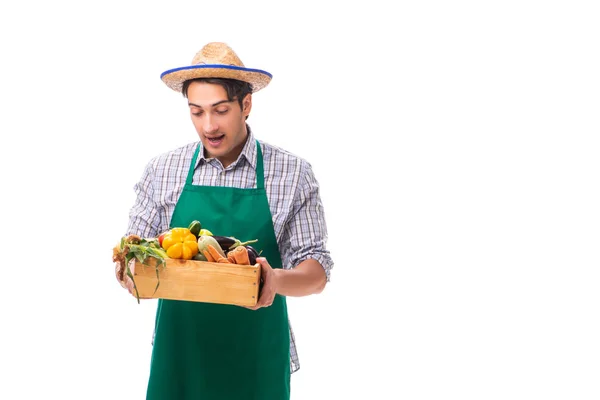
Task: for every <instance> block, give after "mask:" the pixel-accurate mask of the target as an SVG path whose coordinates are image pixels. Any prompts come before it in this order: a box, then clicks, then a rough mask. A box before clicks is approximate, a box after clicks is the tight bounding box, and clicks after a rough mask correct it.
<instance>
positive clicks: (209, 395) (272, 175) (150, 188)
mask: <svg viewBox="0 0 600 400" xmlns="http://www.w3.org/2000/svg"><path fill="white" fill-rule="evenodd" d="M271 77H272V76H271V74H269V73H268V72H265V71H263V70H258V69H250V68H246V67H245V66H244V64H243V63H242V62H241V60H240V59H239V58H238V56H237V55H236V54H235V52H234V51H233V50H232V49H231V48H230V47H229V46H227V45H226V44H224V43H209V44H207V45H206V46H205V47H203V48H202V49H201V50H200V51H199V52H198V53H197V54H196V56H195V57H194V59H193V61H192V65H190V66H186V67H182V68H176V69H171V70H168V71H166V72H164V73H163V74H162V75H161V79H162V80H163V82H164V83H165V84H166V85H167V86H168V87H169V88H171V89H173V90H176V91H178V92H181V93H182V94H183V96H184V97H185V98H187V100H188V107H189V110H190V116H191V119H192V123H193V125H194V127H195V128H196V131H197V133H198V136H199V138H200V141H199V142H198V141H196V142H193V143H190V144H188V145H186V146H183V147H181V148H178V149H176V150H173V151H170V152H167V153H164V154H161V155H159V156H157V157H155V158H153V159H152V160H151V161H150V162H149V163H148V165H147V167H146V169H145V171H144V173H143V176H142V178H141V180H140V181H139V182H138V183H137V184H136V185H135V191H136V194H137V199H136V201H135V204H134V206H133V207H132V208H131V212H130V220H129V226H128V230H127V233H126V234H136V235H139V236H141V237H156V236H158V235H159V234H160V233H161V232H163V231H165V230H167V229H168V228H170V227H175V226H187V225H188V224H189V222H190V221H192V220H199V221H201V223H202V225H203V226H205V227H207V228H209V229H210V230H211V231H213V232H215V231H216V232H219V233H220V234H225V235H228V236H235V237H238V238H252V239H258V242H257V244H258V243H260V248H261V249H262V251H263V252H262V254H261V256H262V257H259V258H258V259H257V262H259V263H260V264H261V267H262V279H263V281H264V284H263V287H262V289H261V293H260V296H259V299H258V303H257V305H256V306H255V307H251V308H249V307H240V306H230V305H222V304H209V303H200V302H185V301H172V300H159V301H158V307H157V313H156V323H155V336H154V341H153V350H152V365H151V370H150V378H149V383H148V389H147V399H150V400H155V399H161V400H167V399H168V400H180V399H181V400H187V399H202V400H229V399H230V400H248V399H256V400H284V399H289V397H290V375H291V373H293V372H295V371H297V370H298V368H299V364H298V357H297V354H296V349H295V343H294V335H293V332H292V330H291V326H290V325H289V320H288V315H287V307H286V296H307V295H311V294H317V293H320V292H321V291H322V290H323V288H324V287H325V285H326V283H327V282H329V278H330V270H331V268H332V266H333V262H332V259H331V257H330V254H329V251H328V250H327V249H326V241H327V230H326V224H325V218H324V213H323V207H322V203H321V199H320V196H319V186H318V183H317V181H316V179H315V176H314V175H313V172H312V170H311V167H310V164H308V163H307V162H306V161H305V160H303V159H301V158H299V157H296V156H294V155H292V154H291V153H289V152H287V151H285V150H282V149H280V148H277V147H275V146H272V145H270V144H267V143H264V142H262V141H257V139H256V138H255V137H254V134H253V132H252V131H251V130H250V127H249V126H248V125H247V123H246V119H247V118H248V116H249V115H250V111H251V109H252V95H253V93H256V92H257V91H259V90H260V89H263V88H264V87H266V86H267V85H268V84H269V82H270V80H271ZM121 284H122V285H123V286H125V287H127V288H128V290H129V291H130V292H132V289H133V287H132V286H133V285H132V282H131V280H130V279H129V278H126V281H124V282H121Z"/></svg>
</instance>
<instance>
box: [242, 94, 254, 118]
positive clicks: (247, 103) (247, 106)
mask: <svg viewBox="0 0 600 400" xmlns="http://www.w3.org/2000/svg"><path fill="white" fill-rule="evenodd" d="M251 110H252V93H248V94H247V95H246V97H244V100H242V114H243V115H244V116H246V117H248V115H250V111H251Z"/></svg>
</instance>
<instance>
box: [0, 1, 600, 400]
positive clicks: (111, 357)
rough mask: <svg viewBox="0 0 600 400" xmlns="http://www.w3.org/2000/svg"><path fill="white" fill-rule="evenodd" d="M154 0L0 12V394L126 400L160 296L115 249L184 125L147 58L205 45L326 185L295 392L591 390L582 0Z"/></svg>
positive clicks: (567, 393)
mask: <svg viewBox="0 0 600 400" xmlns="http://www.w3.org/2000/svg"><path fill="white" fill-rule="evenodd" d="M5 3H6V2H5ZM150 3H151V2H141V1H139V2H136V1H122V2H116V1H104V2H95V3H90V2H65V1H52V2H42V1H30V2H8V3H6V4H8V5H2V6H0V34H1V38H2V39H1V46H0V47H1V50H0V58H1V63H0V72H1V79H2V81H1V86H0V96H1V104H0V106H1V108H0V110H1V114H2V117H1V118H0V132H1V135H2V140H3V142H2V145H1V146H0V149H1V150H0V152H1V154H0V162H1V163H2V165H1V167H2V168H1V171H2V175H1V177H2V197H1V199H2V205H3V206H2V222H1V223H2V226H3V229H2V233H1V239H2V245H3V248H4V252H3V253H4V257H3V258H2V261H3V262H2V264H3V271H4V273H3V276H2V278H3V279H2V285H3V286H2V289H1V291H0V293H1V294H0V295H1V296H2V306H1V307H2V311H1V314H0V316H1V321H2V322H1V323H0V324H1V328H0V366H1V369H2V371H4V372H3V374H2V378H1V380H0V381H1V384H0V398H2V399H36V398H46V397H49V396H53V397H54V396H56V397H57V398H61V399H105V398H116V399H127V400H138V399H143V398H144V395H145V389H146V383H147V378H148V369H149V359H150V352H151V346H150V339H151V334H152V326H153V321H154V307H155V303H153V302H151V301H145V302H143V303H142V304H140V305H138V304H137V303H136V302H135V300H134V299H133V298H132V297H130V296H129V295H128V294H127V293H126V292H125V291H124V290H122V289H121V287H120V286H119V285H118V284H117V282H116V280H115V278H114V271H113V265H112V262H111V260H110V258H111V249H112V247H113V245H114V244H116V242H117V241H118V239H119V238H120V237H121V234H122V232H123V231H124V229H125V228H126V224H127V218H128V211H129V207H130V206H131V205H132V203H133V200H134V197H133V189H132V188H133V185H134V183H135V182H136V181H137V179H139V177H140V176H141V173H142V171H143V168H144V166H145V164H146V162H147V161H148V160H149V159H150V158H151V157H152V156H154V155H156V154H158V153H159V152H163V151H166V150H169V149H171V148H175V147H178V146H180V145H182V144H185V143H188V142H190V141H193V140H195V139H196V136H195V132H194V130H193V128H192V125H191V122H190V121H189V119H188V116H187V109H186V106H185V100H184V99H183V97H181V95H178V94H177V93H175V92H173V91H171V90H170V89H168V88H167V87H166V86H164V85H163V84H162V82H161V81H160V79H159V76H160V73H161V72H163V71H164V70H167V69H170V68H175V67H180V66H184V65H188V63H189V62H190V61H191V59H192V57H193V56H194V54H195V53H196V52H197V51H198V50H199V49H200V48H201V47H202V46H203V45H204V44H205V43H206V42H209V41H224V42H226V43H228V44H229V45H231V46H232V47H233V48H234V49H235V50H236V52H237V53H238V55H239V56H240V58H241V59H242V60H243V62H244V63H245V64H246V66H248V67H251V68H259V69H264V70H267V71H269V72H271V73H273V75H274V78H273V81H272V83H271V85H270V86H269V87H268V88H267V89H265V90H264V91H262V92H259V93H257V94H256V95H255V97H254V107H253V113H252V115H251V117H250V119H249V123H250V124H251V126H252V127H253V129H254V130H255V132H256V134H257V136H258V137H259V138H260V139H262V140H265V141H267V142H270V143H272V144H275V145H278V146H281V147H283V148H286V149H288V150H290V151H292V152H294V153H296V154H298V155H300V156H302V157H304V158H306V159H307V160H309V162H311V164H312V166H313V168H314V171H315V173H316V175H317V178H318V180H319V182H320V184H321V190H322V192H321V193H322V198H323V202H324V206H325V209H326V213H327V218H328V221H327V222H328V226H329V234H330V241H329V244H330V250H331V252H332V255H333V257H334V259H335V262H336V265H335V267H334V270H333V272H332V282H331V284H330V285H329V287H328V288H327V289H326V290H325V292H324V293H322V294H321V295H319V296H312V297H308V298H293V299H289V300H288V302H289V308H290V315H291V318H292V323H293V326H294V329H295V333H296V337H297V341H298V351H299V353H300V357H301V364H302V368H301V370H300V371H299V372H298V373H297V374H294V375H293V377H292V398H293V399H296V400H297V399H300V400H304V399H314V400H319V399H333V398H340V399H341V398H348V397H350V396H354V395H355V396H358V398H361V399H363V398H373V399H375V398H385V399H410V400H420V399H436V400H438V399H461V400H465V399H477V400H479V399H486V400H487V399H579V400H583V399H598V398H600V381H599V377H598V376H599V374H600V344H599V342H600V320H599V317H598V312H599V307H598V304H599V300H600V295H599V289H598V288H599V278H600V273H599V271H598V253H599V251H598V250H599V247H598V239H599V238H600V235H599V222H600V213H599V207H598V204H600V190H599V186H598V183H599V180H598V178H599V171H600V169H599V167H600V161H599V152H600V146H599V145H598V139H597V137H598V134H599V128H600V123H599V113H598V110H599V106H600V95H599V93H600V78H599V74H598V71H600V58H599V52H598V47H599V40H600V28H599V24H598V21H599V18H600V15H599V12H598V10H597V9H596V8H595V7H594V6H595V2H592V1H589V2H583V1H544V2H542V1H537V2H535V1H523V0H521V1H503V2H489V1H486V2H482V1H456V2H443V1H419V2H416V1H415V2H400V3H398V4H396V5H395V6H394V8H392V5H391V4H393V3H394V2H391V1H390V2H388V1H378V0H375V1H363V2H352V1H350V2H342V1H339V2H335V1H330V2H328V1H319V2H317V1H301V2H296V3H293V4H290V3H287V2H277V3H276V2H273V3H266V2H262V1H244V2H236V1H228V2H199V1H195V2H188V3H184V2H178V1H171V2H161V3H154V2H152V4H150ZM3 4H4V3H3Z"/></svg>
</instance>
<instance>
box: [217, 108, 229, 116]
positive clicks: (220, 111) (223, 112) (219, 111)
mask: <svg viewBox="0 0 600 400" xmlns="http://www.w3.org/2000/svg"><path fill="white" fill-rule="evenodd" d="M227 111H229V110H227V109H225V110H217V114H221V115H223V114H227Z"/></svg>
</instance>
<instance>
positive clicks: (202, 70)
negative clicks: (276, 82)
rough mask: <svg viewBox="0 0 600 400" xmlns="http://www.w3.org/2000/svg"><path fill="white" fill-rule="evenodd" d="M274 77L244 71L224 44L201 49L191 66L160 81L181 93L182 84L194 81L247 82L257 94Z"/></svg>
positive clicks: (172, 70)
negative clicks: (204, 79) (228, 80)
mask: <svg viewBox="0 0 600 400" xmlns="http://www.w3.org/2000/svg"><path fill="white" fill-rule="evenodd" d="M272 77H273V75H271V74H270V73H268V72H266V71H262V70H260V69H252V68H246V67H245V66H244V64H243V63H242V61H241V60H240V59H239V57H238V56H237V54H235V52H234V51H233V50H232V49H231V47H229V46H228V45H226V44H225V43H219V42H213V43H208V44H207V45H206V46H204V47H203V48H202V49H201V50H200V51H199V52H198V53H196V55H195V56H194V58H193V60H192V65H190V66H187V67H180V68H174V69H170V70H168V71H165V72H163V73H162V74H161V75H160V79H162V81H163V82H164V83H165V84H166V85H167V86H168V87H170V88H171V89H173V90H175V91H177V92H181V88H182V86H183V82H184V81H187V80H188V79H195V78H229V79H237V80H240V81H243V82H248V83H250V84H251V85H252V91H253V92H258V91H259V90H260V89H262V88H264V87H265V86H267V85H268V84H269V82H270V81H271V78H272Z"/></svg>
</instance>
